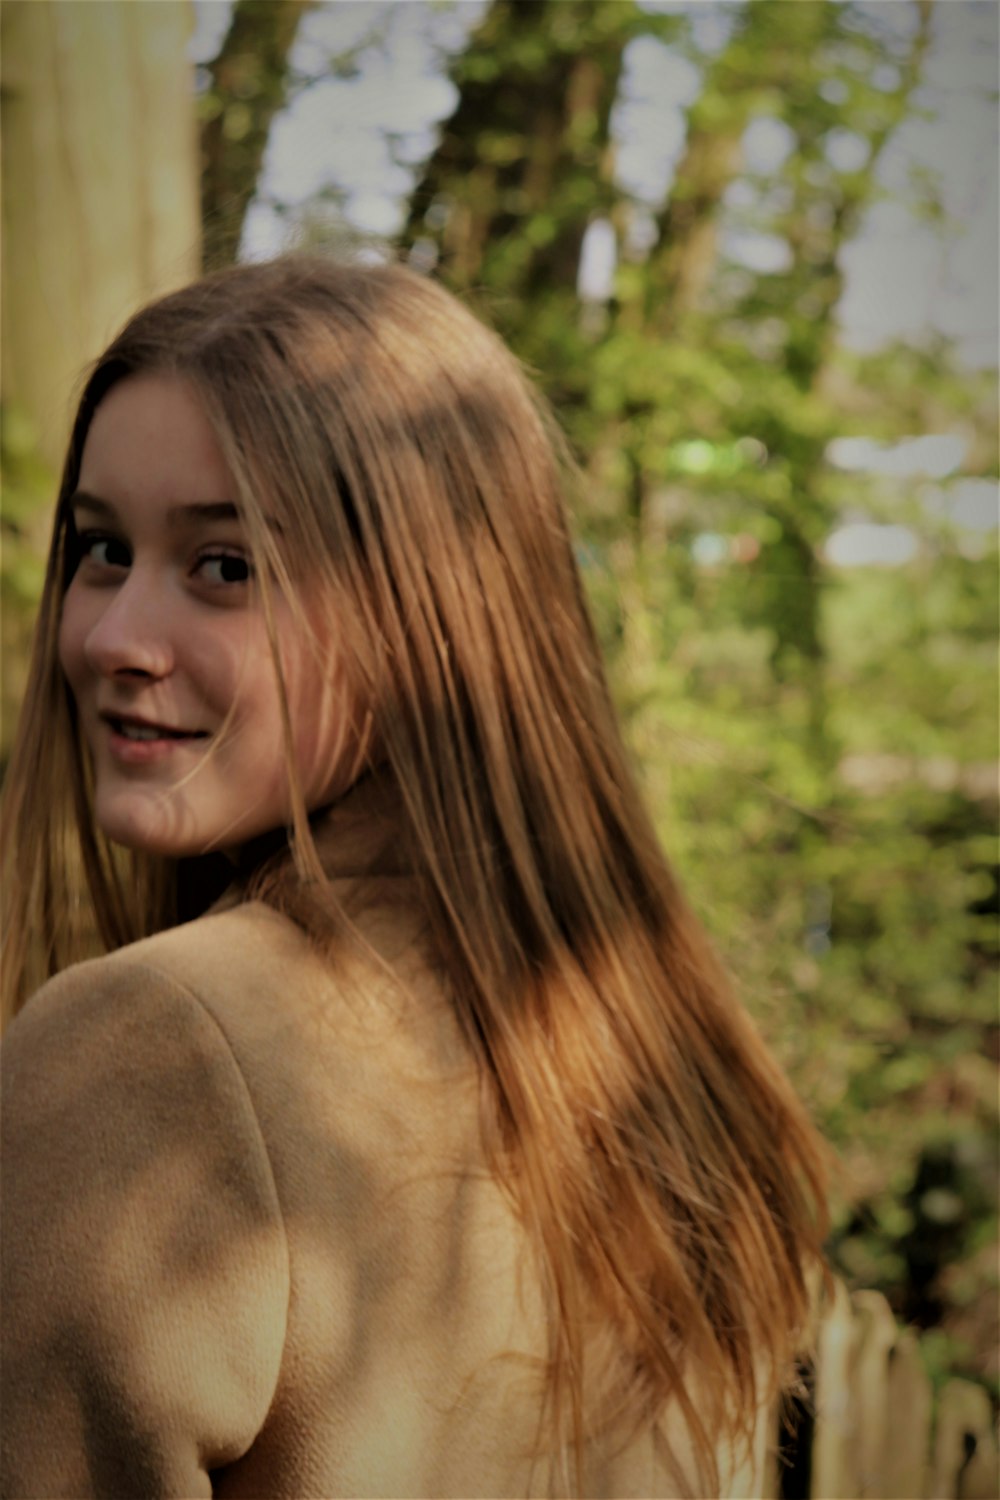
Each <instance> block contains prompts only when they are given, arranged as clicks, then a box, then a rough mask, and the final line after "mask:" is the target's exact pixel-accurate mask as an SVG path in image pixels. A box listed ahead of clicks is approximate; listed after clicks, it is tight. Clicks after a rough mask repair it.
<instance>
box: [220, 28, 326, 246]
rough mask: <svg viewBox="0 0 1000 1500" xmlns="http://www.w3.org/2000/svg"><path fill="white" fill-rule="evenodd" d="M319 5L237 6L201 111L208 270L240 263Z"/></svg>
mask: <svg viewBox="0 0 1000 1500" xmlns="http://www.w3.org/2000/svg"><path fill="white" fill-rule="evenodd" d="M313 3H314V0H236V4H235V5H234V7H233V13H232V19H231V21H230V24H229V30H228V32H227V33H226V37H225V40H224V41H223V44H222V47H221V50H220V51H219V54H218V56H217V57H216V58H215V59H214V60H213V61H212V62H211V63H209V65H208V72H209V74H210V76H211V87H210V88H209V91H208V93H207V95H205V96H204V98H203V100H202V104H201V109H202V121H203V123H202V127H201V161H202V167H201V216H202V227H203V232H204V246H205V248H204V266H205V269H206V270H215V269H216V268H217V267H219V266H227V265H232V264H233V262H234V261H235V260H236V257H237V253H238V251H239V247H240V237H241V235H242V233H243V223H244V220H245V218H246V213H247V209H248V208H249V206H250V201H251V199H252V198H253V195H254V193H255V191H256V189H257V180H258V178H259V176H260V171H261V167H262V166H263V163H264V152H265V150H266V148H267V141H268V135H269V132H270V129H271V122H272V120H273V119H274V117H275V115H276V114H277V113H278V112H279V111H280V110H281V109H282V108H283V107H284V105H285V102H286V99H287V94H288V82H289V57H290V54H291V50H292V46H293V43H294V41H295V37H296V33H297V32H298V28H299V22H300V21H301V20H302V17H303V15H304V14H305V12H306V11H307V10H308V9H310V8H311V6H312V4H313Z"/></svg>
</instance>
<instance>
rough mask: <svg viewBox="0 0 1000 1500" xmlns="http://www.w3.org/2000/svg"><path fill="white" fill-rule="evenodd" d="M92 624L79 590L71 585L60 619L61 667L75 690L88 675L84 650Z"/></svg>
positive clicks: (64, 600)
mask: <svg viewBox="0 0 1000 1500" xmlns="http://www.w3.org/2000/svg"><path fill="white" fill-rule="evenodd" d="M91 624H92V621H91V620H90V619H89V618H88V612H87V610H86V608H85V606H84V603H83V600H82V598H81V596H80V592H79V590H78V589H74V587H73V585H72V584H70V586H69V588H68V589H67V591H66V595H65V597H64V599H63V604H62V611H61V614H60V617H59V665H60V666H61V667H62V670H63V674H64V676H65V677H66V680H67V681H68V682H69V684H70V686H71V687H73V688H74V689H75V688H77V687H78V685H79V684H80V683H81V682H82V681H83V679H84V677H85V676H86V675H87V661H86V655H85V649H84V648H85V645H86V640H87V635H88V633H89V631H90V628H91Z"/></svg>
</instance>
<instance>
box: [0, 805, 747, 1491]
mask: <svg viewBox="0 0 1000 1500" xmlns="http://www.w3.org/2000/svg"><path fill="white" fill-rule="evenodd" d="M354 832H355V833H356V832H357V826H356V825H355V827H354ZM342 835H343V836H342ZM352 837H353V834H352V833H351V831H350V830H345V829H344V828H341V829H340V831H339V832H338V826H337V820H336V818H332V819H331V820H330V822H329V825H328V827H327V828H326V830H325V832H324V835H323V849H324V854H325V858H326V860H327V867H328V868H329V869H331V873H332V875H333V876H334V878H335V879H337V880H338V882H340V884H339V885H338V889H339V890H340V891H341V892H342V893H343V894H345V895H350V894H351V890H352V887H351V881H350V878H349V874H347V873H345V872H347V871H348V870H349V866H350V862H351V839H352ZM408 892H409V882H408V881H407V880H406V878H405V876H400V875H389V876H386V877H384V878H381V879H379V880H378V881H377V882H373V883H372V894H373V896H374V897H377V900H375V901H374V904H373V905H372V906H371V907H370V909H369V910H368V911H367V913H366V915H365V916H364V917H363V918H362V919H361V925H362V930H363V931H364V933H365V936H366V938H367V939H368V941H369V942H370V943H371V944H372V947H373V949H374V950H375V953H377V954H378V956H379V959H380V960H382V961H384V962H385V963H387V964H388V965H389V968H390V970H391V973H392V975H394V976H395V977H396V980H397V981H402V983H401V984H400V983H398V982H394V980H393V979H392V978H390V975H389V974H388V973H386V972H385V970H384V968H383V966H382V962H380V961H379V959H376V957H375V956H373V955H367V956H366V955H364V954H362V953H360V952H357V953H355V954H354V955H353V956H352V957H350V958H348V957H346V956H345V958H344V959H343V960H342V961H341V962H339V963H338V964H337V965H336V966H333V965H331V964H330V963H329V962H327V961H326V960H324V959H323V958H321V957H320V956H319V955H318V954H317V953H316V952H315V951H314V949H313V948H312V947H311V946H310V944H309V943H308V942H307V940H306V939H305V937H304V936H303V935H302V934H301V933H300V932H299V930H298V929H297V928H296V927H294V926H293V925H292V924H291V923H290V922H289V921H287V920H286V919H285V918H283V917H281V916H279V915H277V914H276V913H275V912H273V911H272V910H270V909H269V908H267V907H265V906H263V905H261V904H259V903H250V904H244V905H235V906H234V905H233V904H232V903H231V902H230V903H229V909H226V908H225V904H224V906H223V909H221V910H217V911H215V912H213V913H210V914H209V915H207V916H204V917H201V918H199V919H198V920H196V921H194V922H191V923H188V924H187V925H185V926H182V927H178V928H174V929H173V930H172V931H169V932H166V933H163V934H160V935H159V936H157V937H154V938H151V939H148V940H146V941H144V942H141V943H136V944H134V945H132V946H130V947H128V948H125V949H122V950H120V951H119V952H117V953H115V954H113V955H111V956H109V957H107V958H103V959H99V960H97V961H95V962H92V963H87V964H80V965H77V966H75V967H73V968H71V969H69V970H68V971H67V972H66V973H64V974H62V975H61V976H60V977H58V978H57V979H55V980H53V981H52V982H51V983H49V984H48V985H46V986H45V987H44V989H43V990H41V991H40V992H39V993H38V994H37V995H36V996H35V997H34V998H33V999H32V1000H31V1001H30V1002H29V1004H28V1006H27V1007H26V1009H25V1010H24V1012H23V1013H22V1014H21V1015H20V1016H19V1017H18V1019H17V1020H16V1021H15V1023H14V1024H13V1026H12V1027H11V1029H10V1031H9V1033H8V1037H7V1039H6V1041H5V1043H4V1046H3V1048H2V1055H3V1117H2V1131H3V1134H2V1149H3V1158H2V1168H3V1180H2V1189H3V1215H2V1241H3V1315H4V1338H3V1346H2V1364H0V1370H2V1403H3V1404H2V1454H3V1458H2V1466H0V1492H2V1495H3V1497H4V1500H26V1497H28V1496H38V1497H46V1500H54V1497H57V1496H58V1497H62V1496H102V1497H109V1500H110V1497H114V1500H124V1497H143V1500H151V1497H161V1496H162V1497H167V1496H171V1497H183V1500H193V1497H195V1496H208V1495H217V1496H233V1497H236V1496H240V1497H257V1500H264V1497H276V1500H277V1497H288V1500H292V1497H295V1500H301V1497H330V1496H341V1495H349V1496H397V1497H401V1496H423V1497H429V1496H486V1495H489V1496H501V1495H505V1496H521V1495H527V1494H528V1493H529V1492H536V1491H538V1490H539V1489H540V1488H541V1486H542V1485H543V1484H544V1481H545V1474H544V1471H543V1470H538V1469H536V1470H535V1472H534V1474H533V1473H532V1465H531V1461H530V1456H529V1455H530V1453H531V1450H532V1447H533V1442H534V1438H535V1426H536V1423H537V1420H538V1411H539V1402H538V1358H539V1356H540V1355H541V1354H542V1352H543V1349H544V1343H545V1340H544V1324H543V1318H542V1314H541V1311H540V1298H539V1294H538V1288H537V1282H536V1279H535V1276H534V1273H533V1270H532V1265H531V1261H530V1258H529V1257H528V1255H527V1253H526V1246H525V1241H524V1237H523V1234H522V1231H521V1229H520V1227H519V1224H518V1222H517V1220H516V1218H515V1216H514V1214H513V1212H512V1210H511V1208H510V1206H509V1204H508V1202H507V1200H506V1198H505V1197H504V1195H503V1194H502V1192H501V1191H500V1190H499V1189H498V1187H497V1185H496V1184H495V1182H494V1181H493V1179H492V1178H491V1176H490V1174H489V1173H488V1171H487V1170H486V1167H485V1163H484V1159H483V1153H482V1149H481V1145H480V1131H479V1125H478V1113H477V1083H476V1076H475V1070H474V1066H473V1064H472V1061H471V1059H470V1056H469V1054H468V1052H467V1049H466V1047H465V1046H464V1044H463V1042H462V1039H461V1037H460V1034H459V1031H458V1028H457V1026H456V1023H455V1021H454V1019H453V1016H452V1013H451V1010H450V1008H449V1006H448V1005H447V1004H446V1002H445V1000H444V998H443V991H442V986H441V984H440V982H439V980H438V977H437V976H436V975H435V973H434V969H433V967H432V965H431V964H430V962H429V960H428V958H427V956H426V953H425V951H424V948H423V945H422V943H421V938H420V924H419V922H418V920H417V918H416V916H415V915H414V910H413V904H412V902H411V901H410V900H409V899H408ZM588 1463H589V1467H588V1474H587V1485H588V1489H589V1491H590V1492H591V1493H594V1494H600V1495H621V1496H624V1495H660V1494H673V1493H676V1484H675V1483H672V1482H670V1481H669V1480H667V1478H666V1477H665V1475H664V1472H663V1470H662V1469H661V1468H660V1467H659V1466H658V1464H657V1462H656V1460H655V1459H654V1456H653V1445H652V1443H651V1441H649V1440H640V1441H639V1442H638V1443H634V1444H632V1445H631V1446H630V1447H629V1449H628V1450H627V1451H626V1452H625V1453H624V1454H619V1455H617V1456H614V1455H613V1454H612V1453H611V1451H610V1450H607V1451H605V1450H604V1449H603V1448H602V1447H601V1446H599V1445H597V1444H595V1445H594V1446H593V1449H592V1451H591V1453H590V1455H589V1461H588ZM728 1492H729V1493H732V1494H734V1495H735V1494H748V1493H752V1492H753V1480H752V1476H751V1475H750V1474H749V1473H744V1474H742V1475H740V1476H737V1477H736V1478H735V1479H734V1481H733V1483H732V1485H731V1486H730V1487H729V1490H728Z"/></svg>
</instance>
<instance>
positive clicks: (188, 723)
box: [59, 372, 358, 856]
mask: <svg viewBox="0 0 1000 1500" xmlns="http://www.w3.org/2000/svg"><path fill="white" fill-rule="evenodd" d="M234 502H235V489H234V486H233V484H232V481H231V479H230V476H229V473H228V470H227V468H226V464H225V462H224V461H223V458H222V454H221V453H220V451H219V447H218V444H217V442H216V439H215V436H214V433H213V431H212V429H211V427H210V426H209V423H208V421H207V419H206V418H205V416H204V415H203V413H202V411H201V408H200V406H199V403H198V399H197V396H196V394H195V393H194V391H193V390H192V389H191V388H190V387H188V386H187V385H186V384H185V382H184V381H183V380H182V379H180V378H178V377H176V376H172V375H166V374H160V373H152V372H150V373H144V374H140V375H132V376H129V377H127V378H126V379H124V380H122V381H120V382H119V383H118V384H117V385H115V386H113V387H112V388H111V390H110V391H109V392H108V394H107V396H105V397H104V399H103V401H102V402H101V404H100V406H99V407H98V408H97V411H96V413H95V414H94V418H93V421H92V423H91V426H90V430H89V432H88V434H87V439H86V443H85V446H84V450H83V459H82V463H81V466H80V478H79V485H78V489H77V493H76V495H75V496H74V497H73V500H72V514H73V519H74V525H75V528H76V531H77V534H78V538H79V554H80V562H79V565H78V567H77V569H76V572H75V573H74V575H73V579H72V582H71V583H70V585H69V588H68V590H67V592H66V598H65V601H64V604H63V611H62V621H61V626H60V634H59V656H60V661H61V663H62V669H63V671H64V672H65V674H66V678H67V681H68V683H69V686H70V688H71V690H72V692H73V696H74V698H75V700H76V706H77V710H78V714H79V719H80V725H81V728H82V732H83V735H84V737H85V739H86V741H87V744H88V745H89V746H90V749H91V751H92V753H93V760H94V773H95V788H96V796H95V805H96V815H97V821H98V824H99V825H100V827H101V828H102V830H103V831H104V832H105V833H106V834H107V835H108V837H109V838H111V839H113V840H115V842H117V843H120V844H125V845H128V846H129V847H130V848H134V849H144V850H147V851H148V852H150V853H156V854H164V855H173V856H180V855H189V854H200V853H203V852H206V851H208V850H210V849H234V848H236V847H238V846H239V845H240V844H242V843H244V842H245V841H246V840H247V839H249V838H252V837H254V836H255V835H256V834H260V833H264V832H266V831H268V830H269V829H272V828H277V827H279V826H280V825H282V824H283V823H285V822H286V821H287V820H288V818H289V816H290V799H289V793H288V788H287V773H286V767H285V751H284V744H283V738H282V731H281V714H280V708H279V696H278V688H277V683H276V681H275V674H274V667H273V664H272V659H271V651H270V647H269V645H268V640H267V634H266V630H265V625H264V617H263V612H262V608H261V605H260V600H259V596H258V594H257V590H256V588H255V587H254V584H253V580H252V567H251V563H250V552H249V548H248V545H247V539H246V535H245V532H244V529H243V525H242V522H241V520H240V517H239V514H238V512H237V510H236V506H235V503H234ZM274 609H275V623H276V627H277V632H278V641H279V647H280V655H281V662H282V672H283V676H284V681H285V685H286V691H287V695H288V705H289V712H290V715H291V722H292V732H293V740H294V747H295V756H296V761H297V765H298V769H299V774H300V777H301V783H302V788H303V791H304V794H305V799H306V804H307V806H308V807H309V808H310V809H312V808H316V807H321V806H322V805H323V804H324V803H325V802H328V801H330V800H332V799H333V798H334V797H335V796H338V795H339V794H340V793H341V792H343V791H345V790H346V789H347V787H348V786H349V785H350V782H351V781H352V780H353V779H354V777H355V776H356V774H357V770H358V767H357V765H356V764H354V763H353V762H354V761H355V755H354V750H355V749H356V746H355V745H353V744H352V743H351V742H352V740H353V738H354V736H353V731H352V729H351V720H350V715H349V712H348V706H347V703H346V698H345V693H344V689H343V684H342V678H341V674H340V671H339V669H338V662H337V659H336V656H335V654H334V653H333V651H332V650H331V652H330V655H329V658H328V659H327V661H326V662H325V663H324V664H323V665H322V666H321V665H320V663H319V662H318V660H317V657H316V655H315V652H314V651H313V650H312V649H311V648H310V646H309V644H308V643H307V641H306V640H305V638H304V633H303V632H302V630H301V628H300V627H299V626H298V625H297V624H296V622H295V621H294V619H293V616H292V613H291V610H290V608H289V606H288V603H287V601H286V600H284V599H282V598H281V596H280V595H279V594H276V596H275V604H274Z"/></svg>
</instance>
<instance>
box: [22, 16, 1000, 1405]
mask: <svg viewBox="0 0 1000 1500" xmlns="http://www.w3.org/2000/svg"><path fill="white" fill-rule="evenodd" d="M998 14H1000V12H998V8H997V6H996V5H995V4H994V3H992V0H936V3H924V0H876V3H870V0H857V3H854V0H836V3H835V0H742V3H741V0H731V3H725V4H715V3H710V0H669V3H662V0H661V3H657V0H530V3H528V0H406V3H398V0H364V3H353V0H332V3H331V0H318V3H313V4H310V3H308V0H280V3H273V0H237V3H235V4H233V3H230V0H195V3H193V4H192V3H188V0H86V3H77V0H6V3H5V4H4V7H3V20H2V24H3V38H2V41H3V90H2V107H3V231H4V240H3V432H2V438H3V443H2V464H3V543H4V551H3V579H2V581H3V593H2V610H3V617H2V623H3V707H4V723H3V746H4V748H5V747H6V746H7V745H8V744H9V740H10V735H11V731H12V725H13V722H14V720H15V718H16V707H17V702H18V700H19V697H20V693H21V690H22V685H23V676H24V662H25V650H26V645H27V641H28V638H29V633H30V628H31V621H32V618H33V612H34V608H35V605H36V601H37V598H38V593H39V589H40V586H41V571H42V558H43V555H44V548H45V538H46V533H47V529H48V526H49V523H50V519H51V509H52V501H53V496H54V489H55V484H56V478H57V470H58V465H59V463H60V461H61V460H60V455H61V450H62V446H63V444H64V441H65V436H66V424H67V421H68V413H69V411H70V408H71V402H72V398H73V394H74V391H75V390H77V389H78V388H79V379H80V374H81V371H82V370H83V368H84V366H85V364H86V362H87V360H89V359H91V358H93V357H94V356H95V355H96V354H97V353H98V352H99V350H100V348H101V346H102V345H103V344H104V343H105V342H106V340H107V339H108V338H109V337H110V336H111V335H112V334H113V332H114V331H115V328H116V327H117V326H118V324H119V323H120V322H121V321H122V320H123V319H124V318H125V317H126V316H127V315H128V314H129V312H130V311H131V310H132V309H133V308H134V307H135V306H136V305H138V304H139V303H140V302H142V301H143V300H145V299H146V298H148V297H150V296H152V295H154V294H156V293H157V292H160V291H164V290H168V289H169V288H170V287H172V286H174V285H177V284H178V283H180V282H183V281H185V280H187V279H189V278H191V277H192V276H194V275H196V274H197V273H198V271H199V269H200V268H201V267H202V266H205V267H214V266H217V265H222V264H225V263H227V262H230V261H233V260H235V259H250V258H259V257H266V256H269V255H271V254H274V253H276V252H278V251H280V250H282V249H285V248H289V247H295V246H304V247H308V248H310V249H314V250H322V251H327V252H329V253H331V254H334V255H345V254H350V255H360V256H366V257H373V258H381V257H383V256H387V255H402V256H403V257H405V258H406V259H408V260H409V262H410V263H411V264H413V265H414V266H416V267H417V268H419V269H420V270H422V271H425V272H428V273H431V272H433V274H435V275H437V276H439V277H440V278H441V279H442V280H443V281H444V282H445V283H446V284H447V285H449V286H450V287H452V288H453V289H455V290H456V291H458V292H459V293H460V294H461V295H462V296H464V297H465V298H466V299H467V300H469V301H470V303H471V304H472V306H473V307H474V308H476V309H477V310H478V311H479V312H480V313H481V314H482V315H483V316H485V317H486V318H487V319H488V320H489V321H490V322H492V323H493V324H494V325H495V326H496V327H497V328H498V329H499V331H500V332H501V333H502V334H503V336H504V337H505V338H506V340H507V341H508V342H509V343H510V344H511V346H512V347H513V348H514V349H515V350H516V352H517V353H518V354H519V355H520V356H521V358H522V359H523V360H524V361H525V362H526V364H527V365H528V367H529V368H530V369H531V371H532V372H533V373H534V375H535V377H536V378H537V380H538V381H539V383H540V384H541V386H542V387H543V388H544V390H545V391H546V392H547V394H548V396H549V398H550V399H551V401H552V402H553V404H554V406H555V408H556V410H557V412H558V414H559V417H560V419H561V422H562V424H563V426H564V427H565V429H566V431H567V432H568V434H569V436H570V438H571V441H572V443H573V446H574V448H575V450H576V453H577V455H578V457H579V460H580V464H581V469H582V473H583V482H582V483H581V485H580V487H579V492H578V493H577V494H576V495H575V496H574V516H575V525H576V535H577V538H578V550H579V559H580V563H581V566H582V568H583V572H584V576H585V579H586V583H587V586H588V589H589V593H590V597H591V600H592V604H593V609H594V614H595V618H596V621H597V624H598V628H599V631H600V634H601V638H602V641H603V644H604V648H605V652H606V658H607V662H608V668H609V673H610V677H611V681H612V687H613V691H614V693H615V697H616V700H617V702H618V705H619V709H620V712H621V717H622V722H623V725H624V729H625V733H626V735H627V738H628V742H629V744H630V746H631V749H632V751H633V753H634V756H635V760H636V763H637V765H638V767H639V770H640V773H641V775H642V778H643V781H644V784H645V787H646V792H647V796H648V800H649V803H650V805H651V807H652V808H653V810H654V814H655V817H656V821H657V824H658V827H659V830H660V833H661V835H662V839H663V842H664V844H665V846H666V848H667V850H668V852H669V854H670V856H671V858H672V860H673V861H674V863H675V865H676V867H677V868H678V870H679V872H680V874H681V876H682V878H683V879H684V881H685V882H686V884H687V887H688V888H689V890H690V892H691V895H692V897H693V900H694V903H695V905H696V907H697V908H698V910H699V912H700V913H701V915H702V917H703V919H704V921H705V922H706V924H707V925H708V927H709V928H710V930H711V931H712V933H713V935H714V937H715V939H716V941H717V943H718V946H719V948H720V949H721V951H722V953H723V955H724V956H725V958H726V959H727V961H728V963H729V965H730V967H731V969H732V970H733V971H734V973H735V974H736V976H737V977H738V980H739V982H740V984H741V986H742V990H743V993H744V996H745V998H746V1002H747V1004H748V1005H749V1007H750V1008H751V1010H752V1011H753V1013H754V1015H755V1016H756V1018H757V1020H758V1023H759V1025H760V1027H761V1028H762V1029H763V1031H764V1032H765V1034H766V1035H767V1036H768V1038H769V1039H770V1041H771V1042H772V1044H773V1046H774V1047H775V1049H776V1050H777V1052H778V1053H779V1055H780V1056H781V1058H782V1060H783V1062H784V1064H785V1065H786V1067H787V1068H788V1069H789V1071H790V1073H791V1075H792V1077H793V1079H794V1081H795V1084H796V1086H797V1088H798V1090H799V1092H800V1093H801V1095H802V1096H803V1097H804V1099H805V1100H806V1101H807V1103H808V1106H809V1108H810V1109H811V1111H812V1113H813V1115H814V1117H815V1118H816V1120H817V1122H818V1123H819V1125H820V1127H821V1129H822V1130H823V1131H824V1132H825V1134H826V1135H827V1137H828V1138H829V1139H830V1140H831V1141H832V1142H833V1144H834V1146H835V1147H836V1149H837V1152H838V1153H839V1157H840V1160H841V1163H842V1174H841V1177H840V1180H839V1182H838V1183H837V1186H836V1193H835V1204H834V1233H833V1236H832V1240H831V1245H830V1252H831V1256H832V1260H833V1264H834V1266H835V1268H836V1269H837V1271H838V1272H839V1274H841V1275H842V1276H843V1277H844V1278H845V1280H846V1281H847V1282H848V1284H849V1285H850V1286H854V1287H872V1288H877V1289H880V1290H881V1291H883V1292H884V1293H885V1295H886V1296H887V1297H888V1299H889V1301H890V1304H891V1306H892V1308H893V1310H894V1312H895V1313H896V1314H897V1316H898V1317H899V1318H900V1319H902V1320H904V1321H907V1322H909V1323H912V1324H914V1325H915V1326H916V1327H918V1328H920V1329H923V1330H926V1336H925V1337H924V1338H923V1340H922V1348H923V1351H924V1357H925V1359H926V1360H927V1362H928V1364H929V1367H930V1370H931V1374H932V1376H933V1378H934V1379H935V1381H943V1379H944V1378H945V1376H946V1375H947V1374H948V1373H950V1372H956V1371H957V1372H960V1373H963V1374H965V1375H967V1376H969V1377H971V1378H972V1379H974V1380H975V1381H977V1382H979V1383H981V1384H983V1385H985V1386H986V1387H987V1388H988V1389H989V1390H990V1391H991V1393H992V1395H993V1397H994V1399H996V1395H997V1380H998V1345H1000V1327H998V1317H997V1308H998V1291H997V1238H996V1183H997V1120H996V1109H997V1062H998V1054H1000V1025H998V1011H997V946H998V945H997V918H998V862H997V803H998V765H997V761H998V745H997V725H998V681H997V621H998V568H997V536H998V533H997V521H998V513H997V432H996V408H997V368H996V367H997V290H996V289H997V270H998V251H997V217H998V215H997V166H998V162H997V82H998V79H997V22H998Z"/></svg>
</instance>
